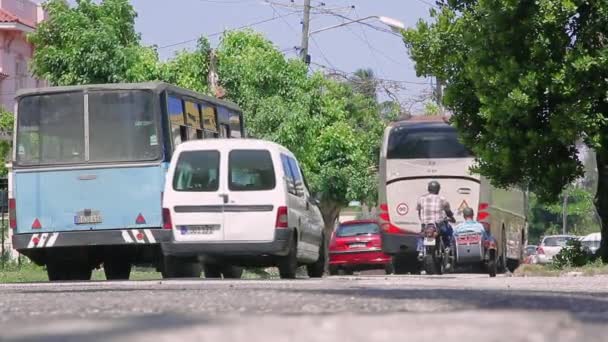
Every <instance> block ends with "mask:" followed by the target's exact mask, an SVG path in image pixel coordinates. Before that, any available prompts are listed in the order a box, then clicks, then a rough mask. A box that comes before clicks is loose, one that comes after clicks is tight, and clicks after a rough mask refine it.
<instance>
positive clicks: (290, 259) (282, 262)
mask: <svg viewBox="0 0 608 342" xmlns="http://www.w3.org/2000/svg"><path fill="white" fill-rule="evenodd" d="M297 252H298V250H297V242H296V237H295V236H293V237H292V238H291V241H290V242H289V253H287V255H286V256H284V257H281V258H280V259H279V264H278V267H279V275H280V276H281V279H295V278H296V272H297V270H298V258H297Z"/></svg>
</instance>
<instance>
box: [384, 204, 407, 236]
mask: <svg viewBox="0 0 608 342" xmlns="http://www.w3.org/2000/svg"><path fill="white" fill-rule="evenodd" d="M378 218H379V219H380V220H379V221H380V222H379V223H380V228H381V229H382V230H383V231H385V232H386V233H389V234H401V233H402V231H401V229H399V227H397V226H395V225H393V224H392V223H391V216H390V215H389V213H388V205H387V204H386V203H382V204H380V214H379V215H378Z"/></svg>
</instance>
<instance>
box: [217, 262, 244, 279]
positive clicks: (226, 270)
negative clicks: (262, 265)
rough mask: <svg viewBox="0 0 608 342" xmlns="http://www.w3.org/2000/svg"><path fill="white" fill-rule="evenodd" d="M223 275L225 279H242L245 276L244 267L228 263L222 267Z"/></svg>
mask: <svg viewBox="0 0 608 342" xmlns="http://www.w3.org/2000/svg"><path fill="white" fill-rule="evenodd" d="M222 275H223V276H224V279H241V277H242V276H243V268H242V267H237V266H230V265H226V266H224V267H222Z"/></svg>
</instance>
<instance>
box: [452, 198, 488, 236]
mask: <svg viewBox="0 0 608 342" xmlns="http://www.w3.org/2000/svg"><path fill="white" fill-rule="evenodd" d="M462 216H463V217H464V222H463V223H461V224H459V225H458V226H457V227H456V235H458V234H459V233H465V232H475V233H481V235H482V241H483V242H486V241H493V240H494V237H493V236H492V233H491V232H490V231H489V230H488V229H486V227H485V226H484V225H482V224H481V223H479V222H477V221H475V211H473V209H471V208H469V207H466V208H464V209H463V210H462Z"/></svg>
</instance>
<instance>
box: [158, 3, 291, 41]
mask: <svg viewBox="0 0 608 342" xmlns="http://www.w3.org/2000/svg"><path fill="white" fill-rule="evenodd" d="M296 13H297V12H291V13H287V14H284V15H281V16H278V17H277V16H273V17H272V18H268V19H264V20H260V21H256V22H253V23H249V24H247V25H243V26H239V27H235V28H232V29H230V30H241V29H244V28H249V27H253V26H257V25H261V24H264V23H268V22H271V21H274V20H278V19H281V18H285V17H289V16H292V15H294V14H296ZM224 32H226V30H223V31H219V32H214V33H211V34H208V35H206V37H215V36H219V35H221V34H223V33H224ZM198 39H199V38H193V39H188V40H184V41H181V42H177V43H173V44H169V45H163V46H159V47H158V48H157V50H161V49H166V48H170V47H174V46H178V45H184V44H188V43H192V42H195V41H197V40H198Z"/></svg>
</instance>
